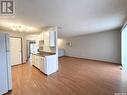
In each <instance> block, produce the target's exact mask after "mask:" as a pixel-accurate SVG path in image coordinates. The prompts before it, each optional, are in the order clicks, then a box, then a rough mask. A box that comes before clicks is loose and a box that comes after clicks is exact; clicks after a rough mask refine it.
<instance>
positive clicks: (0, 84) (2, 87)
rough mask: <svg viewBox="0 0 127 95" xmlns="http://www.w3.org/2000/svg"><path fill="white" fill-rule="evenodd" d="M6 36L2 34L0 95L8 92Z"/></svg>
mask: <svg viewBox="0 0 127 95" xmlns="http://www.w3.org/2000/svg"><path fill="white" fill-rule="evenodd" d="M6 57H7V56H6V42H5V34H1V33H0V95H2V94H3V93H6V92H7V91H8V77H7V76H8V73H7V61H6Z"/></svg>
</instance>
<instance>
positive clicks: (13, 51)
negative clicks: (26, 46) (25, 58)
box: [10, 37, 22, 66]
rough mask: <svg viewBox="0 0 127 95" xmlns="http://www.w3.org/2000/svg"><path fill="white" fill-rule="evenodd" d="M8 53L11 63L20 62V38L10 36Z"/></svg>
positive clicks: (16, 63)
mask: <svg viewBox="0 0 127 95" xmlns="http://www.w3.org/2000/svg"><path fill="white" fill-rule="evenodd" d="M10 55H11V65H12V66H14V65H18V64H22V39H21V38H15V37H11V38H10Z"/></svg>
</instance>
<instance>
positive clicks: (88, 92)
mask: <svg viewBox="0 0 127 95" xmlns="http://www.w3.org/2000/svg"><path fill="white" fill-rule="evenodd" d="M12 73H13V90H12V92H10V93H7V94H6V95H115V94H114V93H118V92H121V93H125V92H127V74H125V73H124V72H123V71H121V70H120V65H114V64H110V63H105V62H98V61H91V60H84V59H77V58H70V57H63V58H60V60H59V72H57V73H54V74H52V75H50V76H48V77H47V76H45V75H44V74H43V73H41V72H40V71H39V70H37V69H36V68H35V67H32V66H31V65H29V64H23V65H19V66H14V67H13V68H12ZM117 95H118V94H117Z"/></svg>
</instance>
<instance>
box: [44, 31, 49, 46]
mask: <svg viewBox="0 0 127 95" xmlns="http://www.w3.org/2000/svg"><path fill="white" fill-rule="evenodd" d="M44 46H48V47H49V32H44Z"/></svg>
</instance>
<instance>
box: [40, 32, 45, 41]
mask: <svg viewBox="0 0 127 95" xmlns="http://www.w3.org/2000/svg"><path fill="white" fill-rule="evenodd" d="M39 38H40V40H44V35H43V32H42V33H40V35H39Z"/></svg>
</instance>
